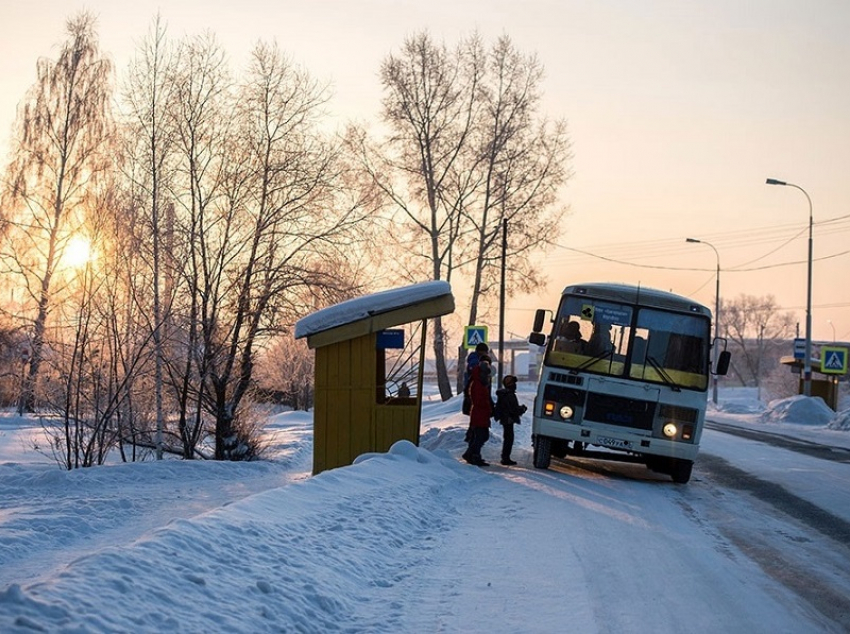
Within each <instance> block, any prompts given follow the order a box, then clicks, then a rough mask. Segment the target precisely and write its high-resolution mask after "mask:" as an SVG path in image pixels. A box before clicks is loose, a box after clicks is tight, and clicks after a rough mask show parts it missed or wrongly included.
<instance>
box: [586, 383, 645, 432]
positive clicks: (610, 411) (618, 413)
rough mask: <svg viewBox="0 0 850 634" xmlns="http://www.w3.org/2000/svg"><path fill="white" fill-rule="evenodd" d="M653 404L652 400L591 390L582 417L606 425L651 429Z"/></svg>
mask: <svg viewBox="0 0 850 634" xmlns="http://www.w3.org/2000/svg"><path fill="white" fill-rule="evenodd" d="M655 405H656V404H655V403H654V402H652V401H639V400H635V399H631V398H623V397H622V396H611V395H610V394H596V393H593V392H591V393H590V394H588V395H587V408H586V409H585V412H584V418H585V420H592V421H596V422H598V423H605V424H607V425H620V426H621V427H632V428H634V429H647V430H651V429H652V421H653V419H654V418H655Z"/></svg>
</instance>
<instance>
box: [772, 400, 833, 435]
mask: <svg viewBox="0 0 850 634" xmlns="http://www.w3.org/2000/svg"><path fill="white" fill-rule="evenodd" d="M834 416H835V412H833V411H832V410H831V409H830V407H829V406H828V405H827V404H826V403H824V401H823V399H822V398H821V397H820V396H803V395H797V396H792V397H790V398H783V399H778V400H775V401H771V402H770V403H768V405H767V409H766V410H765V411H764V412H763V413H762V415H761V422H763V423H796V424H798V425H813V426H818V427H823V426H826V425H828V424H829V423H830V421H831V420H832V419H833V417H834Z"/></svg>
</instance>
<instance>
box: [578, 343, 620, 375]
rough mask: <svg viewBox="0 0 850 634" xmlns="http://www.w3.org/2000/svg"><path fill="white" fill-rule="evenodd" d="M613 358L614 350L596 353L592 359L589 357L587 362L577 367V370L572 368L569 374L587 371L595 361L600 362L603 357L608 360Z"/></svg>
mask: <svg viewBox="0 0 850 634" xmlns="http://www.w3.org/2000/svg"><path fill="white" fill-rule="evenodd" d="M613 356H614V348H610V349H608V350H603V351H602V352H598V353H596V354H595V355H593V356H592V357H590V358H589V359H588V360H587V361H585V362H584V363H582V364H581V365H580V366H578V367H577V368H572V369H571V370H570V374H578V373H579V372H581V371H582V370H584V369H587V368H589V367H590V366H592V365H593V364H594V363H596V362H597V361H601V360H602V359H604V358H605V357H609V358H610V357H613Z"/></svg>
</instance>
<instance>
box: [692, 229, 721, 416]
mask: <svg viewBox="0 0 850 634" xmlns="http://www.w3.org/2000/svg"><path fill="white" fill-rule="evenodd" d="M685 242H692V243H694V244H704V245H706V246H709V247H711V248H712V249H713V250H714V255H715V256H716V257H717V273H716V275H715V279H716V280H717V287H716V288H715V291H714V345H713V346H712V348H714V368H715V370H716V369H717V355H718V354H719V352H720V350H719V349H718V347H717V346H718V343H717V340H718V339H720V254H719V253H718V252H717V249H716V248H715V247H714V245H713V244H711V243H710V242H706V241H705V240H697V239H696V238H686V239H685ZM711 400H712V402H713V403H714V404H715V405H717V375H716V374H713V375H712V387H711Z"/></svg>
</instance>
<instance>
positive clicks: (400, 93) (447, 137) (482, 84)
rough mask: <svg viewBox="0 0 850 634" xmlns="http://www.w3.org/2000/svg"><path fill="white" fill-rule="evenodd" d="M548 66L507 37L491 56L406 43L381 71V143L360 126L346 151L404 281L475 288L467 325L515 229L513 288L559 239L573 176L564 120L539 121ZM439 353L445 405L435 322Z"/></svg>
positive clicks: (441, 371) (526, 281)
mask: <svg viewBox="0 0 850 634" xmlns="http://www.w3.org/2000/svg"><path fill="white" fill-rule="evenodd" d="M542 76H543V75H542V68H541V66H540V64H539V63H538V62H537V60H536V58H535V57H533V56H524V55H522V54H520V53H519V52H518V51H516V49H515V48H514V46H513V44H512V43H511V41H510V39H509V38H507V37H503V38H500V39H499V40H498V41H497V43H496V44H495V45H494V46H493V47H492V49H491V50H490V51H489V52H488V51H486V50H485V49H484V46H483V45H482V42H481V40H480V38H479V37H478V36H477V35H473V36H472V37H469V38H466V39H464V40H462V41H461V43H460V44H459V45H458V46H457V47H456V48H455V49H454V50H449V49H448V48H447V47H445V46H444V45H443V46H441V45H438V44H436V43H435V42H434V41H433V40H432V39H431V37H430V36H429V35H428V34H427V33H424V32H423V33H420V34H417V35H415V36H413V37H411V38H409V39H408V40H406V41H405V43H404V46H403V48H402V52H401V54H400V55H398V56H395V55H390V56H389V57H388V58H387V59H386V60H385V61H384V63H383V64H382V66H381V79H382V83H383V85H384V89H385V98H384V111H383V118H384V120H385V121H386V123H387V124H388V126H389V131H390V132H389V135H388V137H387V139H386V141H385V142H384V143H383V144H382V145H381V146H380V147H376V148H371V147H370V144H369V143H368V142H367V139H366V135H365V133H364V132H362V131H356V130H355V131H352V132H351V133H350V134H349V137H348V139H349V143H350V147H351V148H352V149H353V151H355V152H356V153H357V154H358V155H359V156H360V157H361V162H362V165H363V167H364V169H365V170H366V172H367V173H368V174H369V175H370V177H371V178H372V179H373V181H374V183H375V184H376V185H377V186H378V187H379V188H380V189H381V191H382V192H383V193H384V195H385V200H386V202H385V204H386V207H387V209H389V210H390V214H391V221H392V222H393V231H392V234H393V236H395V237H396V239H397V240H398V245H397V246H398V248H400V249H403V250H404V251H406V252H407V253H408V254H409V255H410V256H412V257H407V258H405V259H404V262H406V263H409V265H408V266H407V267H406V268H404V269H403V274H404V275H405V276H406V277H407V278H408V279H411V280H416V279H418V278H419V277H420V276H422V274H423V272H424V271H426V270H427V269H430V270H427V274H428V275H429V276H430V277H432V278H433V279H438V280H439V279H444V280H446V281H449V282H451V281H452V276H453V275H454V274H456V273H460V272H465V273H468V274H469V276H470V277H471V279H472V281H473V288H472V298H471V308H470V314H469V323H470V324H473V323H475V322H476V320H477V317H478V311H479V306H480V304H481V302H482V301H483V300H484V299H485V298H488V297H489V298H490V299H491V300H494V299H495V297H494V292H493V291H494V285H493V284H494V282H495V280H497V279H498V275H497V273H498V272H499V267H498V266H497V264H498V262H499V258H500V251H501V250H500V248H497V247H498V239H499V237H500V230H501V227H502V226H503V225H504V223H505V222H506V221H507V222H510V223H511V232H510V240H509V248H508V254H507V255H508V257H509V258H510V267H509V270H510V278H511V283H512V288H513V289H515V290H528V289H530V288H533V287H534V286H536V285H537V284H538V283H539V281H540V276H539V275H538V274H537V273H536V271H535V270H534V269H533V267H532V266H531V265H530V260H529V256H530V255H531V254H532V253H533V252H535V251H536V250H539V249H541V248H542V247H544V246H545V245H546V244H547V243H548V242H549V241H551V240H552V239H553V238H554V237H555V236H556V235H557V233H558V230H559V223H560V220H561V218H562V216H563V214H564V209H563V208H562V207H560V206H559V205H558V204H557V194H558V189H559V188H560V187H561V185H563V183H564V182H565V181H566V180H567V178H568V177H569V171H568V168H567V161H568V159H569V142H568V139H567V136H566V126H565V124H564V123H563V122H556V123H554V124H550V123H549V122H547V121H546V120H545V119H543V118H541V117H540V116H539V114H538V112H539V107H540V94H539V92H540V84H541V82H542ZM435 322H436V323H435V337H434V354H435V360H436V364H437V379H438V385H439V389H440V394H441V396H442V398H443V399H447V398H449V397H450V396H451V395H452V390H451V385H450V382H449V379H448V372H447V363H446V354H445V331H444V328H443V324H442V321H441V320H439V319H437V320H435Z"/></svg>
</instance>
